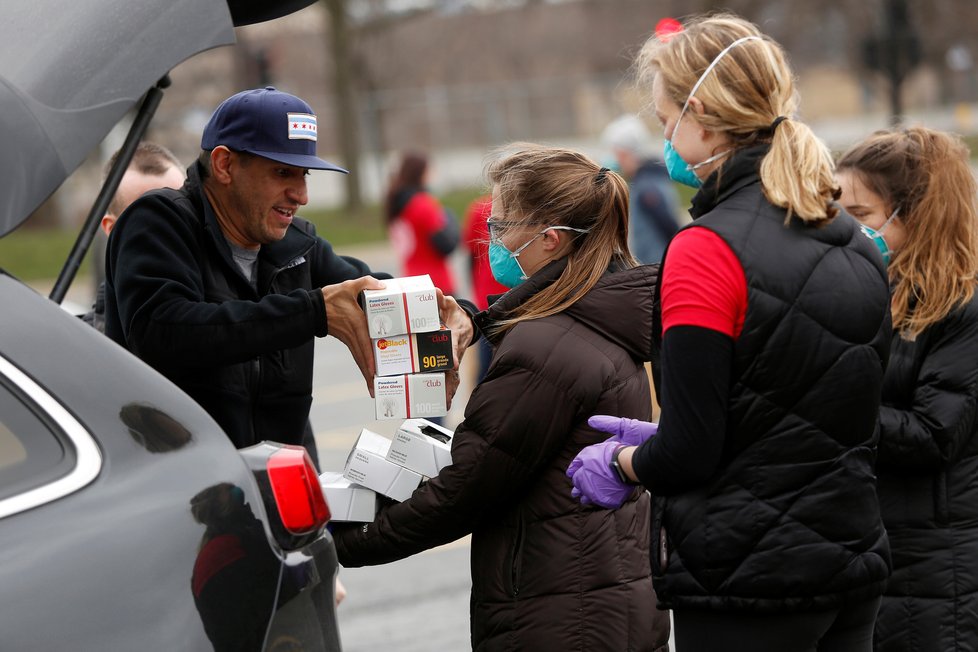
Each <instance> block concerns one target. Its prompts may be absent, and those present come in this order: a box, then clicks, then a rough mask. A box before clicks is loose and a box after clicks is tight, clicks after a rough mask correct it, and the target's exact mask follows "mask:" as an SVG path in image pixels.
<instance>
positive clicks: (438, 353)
mask: <svg viewBox="0 0 978 652" xmlns="http://www.w3.org/2000/svg"><path fill="white" fill-rule="evenodd" d="M372 342H373V345H374V360H375V361H376V363H377V375H378V376H396V375H401V374H416V373H429V372H433V371H448V370H449V369H451V368H452V366H453V363H454V358H453V356H452V331H450V330H448V329H447V328H444V327H442V328H441V329H439V330H437V331H430V332H428V333H406V334H404V335H395V336H393V337H381V338H380V339H376V340H372Z"/></svg>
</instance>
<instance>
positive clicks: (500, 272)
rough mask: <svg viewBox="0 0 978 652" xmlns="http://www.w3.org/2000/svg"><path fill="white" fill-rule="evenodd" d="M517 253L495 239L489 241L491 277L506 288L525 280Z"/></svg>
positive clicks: (513, 286)
mask: <svg viewBox="0 0 978 652" xmlns="http://www.w3.org/2000/svg"><path fill="white" fill-rule="evenodd" d="M527 244H529V243H527ZM521 249H522V247H521ZM517 255H519V254H515V253H513V252H511V251H510V250H509V249H507V248H506V247H505V246H503V243H501V242H499V241H497V240H493V241H491V242H490V243H489V269H491V270H492V276H493V278H494V279H496V280H497V281H499V282H500V283H501V284H503V285H505V286H506V287H508V288H515V287H516V286H517V285H519V284H520V283H522V282H523V281H525V280H526V274H524V273H523V268H522V267H520V261H518V260H517V259H516V256H517Z"/></svg>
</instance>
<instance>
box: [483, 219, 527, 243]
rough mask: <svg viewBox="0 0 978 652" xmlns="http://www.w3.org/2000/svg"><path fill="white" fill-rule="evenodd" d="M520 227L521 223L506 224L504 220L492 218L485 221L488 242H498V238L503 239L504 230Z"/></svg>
mask: <svg viewBox="0 0 978 652" xmlns="http://www.w3.org/2000/svg"><path fill="white" fill-rule="evenodd" d="M521 225H522V223H521V222H507V221H506V220H500V219H498V218H495V217H492V216H490V217H489V219H487V220H486V228H488V229H489V239H490V240H499V238H501V237H503V233H505V232H506V229H511V228H513V227H514V226H521Z"/></svg>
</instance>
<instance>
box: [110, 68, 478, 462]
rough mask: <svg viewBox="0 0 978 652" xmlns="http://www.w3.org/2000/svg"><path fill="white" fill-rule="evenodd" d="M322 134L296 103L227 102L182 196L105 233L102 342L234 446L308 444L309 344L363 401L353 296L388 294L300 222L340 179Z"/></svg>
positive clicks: (254, 96)
mask: <svg viewBox="0 0 978 652" xmlns="http://www.w3.org/2000/svg"><path fill="white" fill-rule="evenodd" d="M317 132H318V121H317V119H316V115H315V113H313V111H312V108H311V107H310V106H309V105H308V104H307V103H306V102H304V101H303V100H301V99H299V98H298V97H295V96H294V95H290V94H288V93H283V92H281V91H279V90H276V89H274V88H271V87H268V88H262V89H255V90H248V91H243V92H241V93H238V94H236V95H233V96H232V97H230V98H228V99H227V100H225V101H224V102H223V103H222V104H221V105H220V106H219V107H218V108H217V110H216V111H215V112H214V114H213V115H212V116H211V118H210V120H209V121H208V123H207V126H206V127H205V128H204V133H203V137H202V138H201V150H202V151H201V154H200V156H199V157H198V159H197V161H196V162H195V163H194V164H193V165H191V166H190V168H189V169H188V170H187V181H186V183H185V184H184V185H183V187H182V188H180V189H179V190H159V191H154V192H151V193H148V194H146V195H143V196H142V197H141V198H140V199H138V200H136V202H134V203H133V204H132V205H131V206H130V207H129V209H127V210H126V211H125V212H124V213H123V214H122V216H121V217H120V218H119V220H118V222H117V223H116V226H115V228H114V229H113V231H112V234H111V236H110V238H109V243H108V251H107V255H106V334H107V335H109V336H110V337H112V338H113V339H114V340H115V341H117V342H118V343H120V344H122V345H123V346H126V347H128V348H129V350H130V351H132V352H133V353H135V354H136V355H137V356H139V357H140V358H142V359H143V360H144V361H145V362H147V363H148V364H150V365H152V366H153V367H155V368H156V369H157V370H159V371H160V372H161V373H163V374H164V375H165V376H167V377H168V378H169V379H170V380H172V381H173V382H174V383H176V384H177V385H178V386H180V387H181V388H182V389H183V390H184V391H186V392H187V393H188V394H189V395H190V396H192V397H193V398H194V399H196V400H197V402H198V403H200V404H201V405H202V406H203V407H204V409H206V410H207V411H208V412H209V413H210V414H211V416H212V417H214V419H215V420H216V421H217V422H218V423H219V424H220V425H221V426H222V427H223V428H224V430H225V432H226V433H227V434H228V436H229V437H230V438H231V440H232V441H233V442H234V444H235V445H236V446H238V447H239V448H241V447H245V446H250V445H252V444H255V443H257V442H260V441H262V440H266V439H267V440H272V441H278V442H282V443H286V444H300V443H301V442H302V441H303V432H304V430H306V426H307V422H308V418H309V407H310V405H311V402H312V365H313V349H314V346H313V345H314V338H316V337H325V336H326V335H333V336H335V337H337V338H338V339H340V340H341V341H342V342H343V343H344V344H346V345H347V347H348V348H349V349H350V351H351V352H352V353H353V357H354V359H355V360H356V362H357V364H358V365H359V367H360V370H361V372H362V373H363V375H364V378H365V379H366V380H367V384H368V388H369V391H371V392H372V381H373V375H374V359H373V355H372V350H371V346H370V344H371V343H370V339H369V336H368V334H367V323H366V319H365V317H364V315H363V312H362V311H361V309H360V306H359V304H358V303H357V296H358V294H359V293H360V292H361V291H362V290H365V289H380V288H382V287H383V285H382V283H381V282H380V281H378V280H377V279H376V278H374V277H372V276H370V270H369V269H368V267H367V265H366V264H364V263H363V262H361V261H359V260H356V259H353V258H349V257H346V256H340V255H337V254H336V253H335V252H334V251H333V249H332V247H331V245H330V244H329V243H328V242H327V241H326V240H323V239H322V238H320V237H319V236H317V235H316V231H315V228H314V227H313V225H312V224H310V223H309V222H307V221H305V220H303V219H302V218H300V217H297V216H296V212H297V211H298V210H299V208H300V207H301V206H304V205H305V204H306V203H307V201H308V199H309V196H308V191H307V189H306V175H307V174H308V172H309V170H332V171H337V172H346V171H345V170H343V169H342V168H340V167H338V166H336V165H334V164H332V163H330V162H328V161H325V160H323V159H321V158H319V156H317V154H316V140H317ZM377 276H380V275H377ZM382 277H384V278H388V277H389V276H388V275H382ZM442 307H443V320H444V321H446V323H447V324H449V325H450V327H451V328H452V329H453V335H455V332H454V329H458V335H459V338H460V339H459V340H458V341H461V342H466V343H468V342H469V341H470V340H471V335H472V323H471V319H470V318H469V315H468V314H467V313H466V311H465V310H462V309H461V308H460V307H459V305H458V303H456V302H455V301H454V300H453V299H451V297H444V298H443V300H442ZM470 310H473V311H474V308H470ZM307 443H308V442H307Z"/></svg>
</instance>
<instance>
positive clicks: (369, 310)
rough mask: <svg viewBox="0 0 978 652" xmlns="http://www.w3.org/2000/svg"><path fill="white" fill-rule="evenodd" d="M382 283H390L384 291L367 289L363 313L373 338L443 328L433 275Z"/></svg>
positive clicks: (364, 294)
mask: <svg viewBox="0 0 978 652" xmlns="http://www.w3.org/2000/svg"><path fill="white" fill-rule="evenodd" d="M382 283H383V284H384V285H385V286H386V287H385V288H384V289H383V290H364V291H363V312H364V313H365V314H366V315H367V327H368V330H369V331H370V337H371V339H378V338H381V337H389V336H391V335H403V334H404V333H425V332H428V331H436V330H438V329H439V328H441V320H440V319H439V318H438V297H437V296H436V294H435V286H434V285H432V283H431V277H430V276H428V275H427V274H424V275H422V276H405V277H402V278H389V279H384V280H383V281H382Z"/></svg>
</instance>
